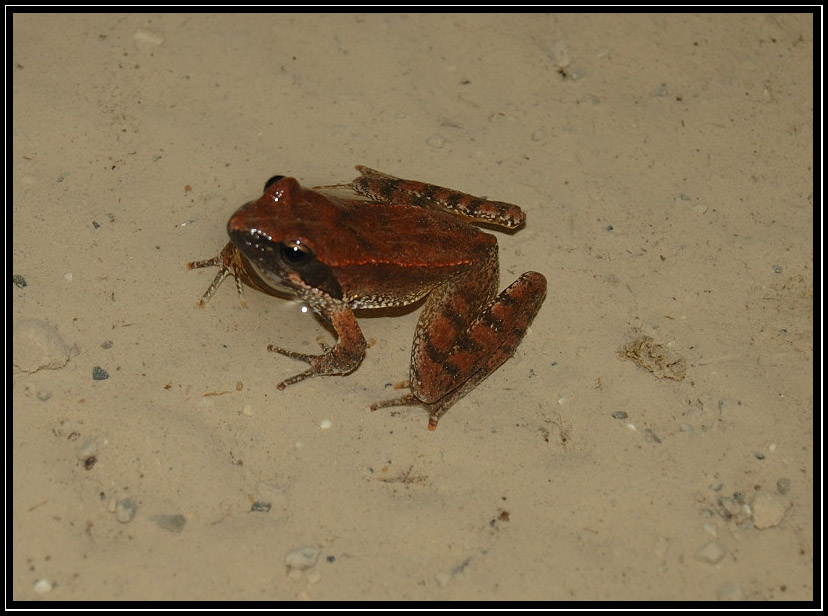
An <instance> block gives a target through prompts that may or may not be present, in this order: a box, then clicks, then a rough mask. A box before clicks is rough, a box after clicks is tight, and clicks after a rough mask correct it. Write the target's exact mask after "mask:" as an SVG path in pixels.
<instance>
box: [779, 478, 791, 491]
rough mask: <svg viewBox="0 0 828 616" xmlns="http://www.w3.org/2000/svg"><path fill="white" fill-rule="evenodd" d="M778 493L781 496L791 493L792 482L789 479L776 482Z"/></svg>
mask: <svg viewBox="0 0 828 616" xmlns="http://www.w3.org/2000/svg"><path fill="white" fill-rule="evenodd" d="M776 491H777V492H779V493H780V494H787V493H788V492H790V491H791V480H790V479H788V478H787V477H782V478H781V479H780V480H779V481H777V482H776Z"/></svg>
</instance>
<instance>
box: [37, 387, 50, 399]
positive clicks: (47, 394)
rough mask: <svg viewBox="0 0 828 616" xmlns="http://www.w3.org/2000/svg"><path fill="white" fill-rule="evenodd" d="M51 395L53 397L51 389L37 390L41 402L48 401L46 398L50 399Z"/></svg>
mask: <svg viewBox="0 0 828 616" xmlns="http://www.w3.org/2000/svg"><path fill="white" fill-rule="evenodd" d="M51 397H52V392H51V391H47V390H45V389H41V390H40V391H38V392H37V399H38V400H40V401H41V402H46V400H48V399H49V398H51Z"/></svg>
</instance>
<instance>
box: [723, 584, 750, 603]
mask: <svg viewBox="0 0 828 616" xmlns="http://www.w3.org/2000/svg"><path fill="white" fill-rule="evenodd" d="M716 598H718V599H719V601H744V599H745V593H743V592H742V589H741V587H740V586H739V585H738V584H734V583H733V582H728V583H727V584H722V585H721V586H719V587H718V588H717V589H716Z"/></svg>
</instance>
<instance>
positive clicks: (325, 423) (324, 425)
mask: <svg viewBox="0 0 828 616" xmlns="http://www.w3.org/2000/svg"><path fill="white" fill-rule="evenodd" d="M319 427H320V428H322V429H323V430H327V429H328V428H330V427H331V420H330V419H323V420H322V421H321V422H319Z"/></svg>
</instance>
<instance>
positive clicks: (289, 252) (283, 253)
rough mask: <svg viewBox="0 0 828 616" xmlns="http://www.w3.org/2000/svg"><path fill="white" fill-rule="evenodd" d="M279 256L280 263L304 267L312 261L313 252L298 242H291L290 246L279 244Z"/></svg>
mask: <svg viewBox="0 0 828 616" xmlns="http://www.w3.org/2000/svg"><path fill="white" fill-rule="evenodd" d="M279 256H280V257H281V258H282V261H283V262H284V263H285V264H287V265H291V266H294V267H295V266H297V265H306V264H308V263H310V262H311V261H313V258H314V255H313V251H312V250H311V249H310V248H309V247H308V246H306V245H305V244H302V243H300V242H298V241H297V242H292V243H290V244H281V245H280V246H279Z"/></svg>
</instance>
